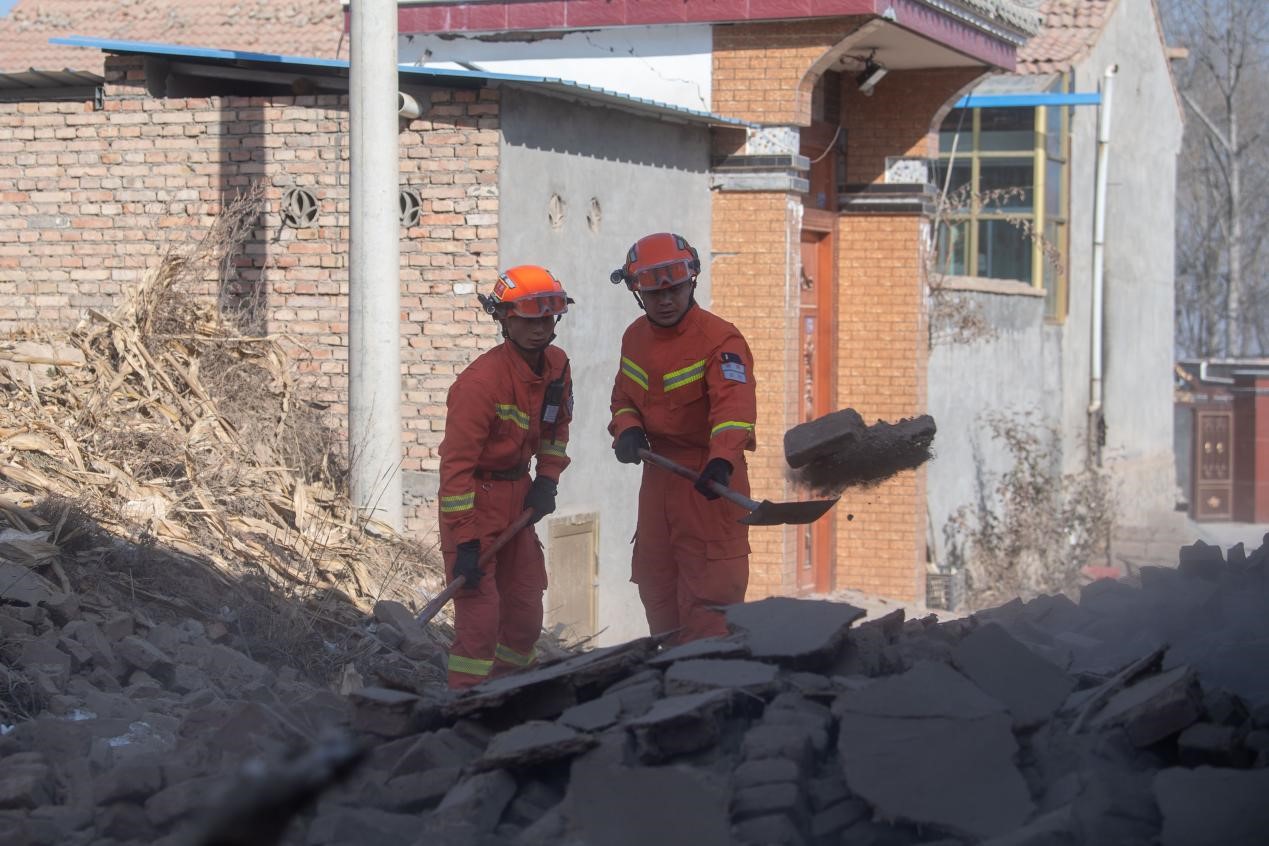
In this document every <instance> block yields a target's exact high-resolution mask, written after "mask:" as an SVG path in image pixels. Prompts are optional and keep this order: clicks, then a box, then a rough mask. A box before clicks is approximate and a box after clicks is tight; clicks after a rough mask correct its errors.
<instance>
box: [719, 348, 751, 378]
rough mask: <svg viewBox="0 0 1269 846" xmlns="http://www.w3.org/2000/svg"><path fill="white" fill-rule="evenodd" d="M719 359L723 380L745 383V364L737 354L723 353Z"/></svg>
mask: <svg viewBox="0 0 1269 846" xmlns="http://www.w3.org/2000/svg"><path fill="white" fill-rule="evenodd" d="M721 358H722V363H721V369H722V371H723V378H724V379H728V380H730V381H732V382H745V381H747V378H746V376H745V362H744V360H743V359H742V358H741V357H740V354H739V353H734V352H725V353H723V354H722V356H721Z"/></svg>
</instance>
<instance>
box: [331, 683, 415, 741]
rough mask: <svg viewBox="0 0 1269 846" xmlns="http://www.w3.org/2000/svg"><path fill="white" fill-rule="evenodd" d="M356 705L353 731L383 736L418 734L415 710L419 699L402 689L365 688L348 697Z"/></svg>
mask: <svg viewBox="0 0 1269 846" xmlns="http://www.w3.org/2000/svg"><path fill="white" fill-rule="evenodd" d="M348 699H349V701H351V702H352V704H353V722H352V725H353V728H354V729H355V730H357V731H365V732H370V733H371V734H377V735H379V736H380V737H389V738H393V737H404V736H405V735H407V734H411V733H413V732H414V731H415V723H414V709H415V706H416V705H418V703H419V697H418V696H416V695H415V694H413V693H406V692H404V691H401V690H389V689H387V688H383V687H363V688H362V689H361V690H354V691H353V692H352V693H350V694H349V695H348Z"/></svg>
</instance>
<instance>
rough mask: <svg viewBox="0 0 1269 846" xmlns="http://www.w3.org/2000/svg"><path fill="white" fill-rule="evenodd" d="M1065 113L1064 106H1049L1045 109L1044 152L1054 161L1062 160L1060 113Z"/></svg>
mask: <svg viewBox="0 0 1269 846" xmlns="http://www.w3.org/2000/svg"><path fill="white" fill-rule="evenodd" d="M1065 111H1066V107H1065V106H1049V107H1048V108H1046V109H1045V112H1046V115H1045V121H1044V123H1045V126H1044V146H1045V152H1046V153H1048V155H1049V156H1051V157H1052V158H1055V159H1061V158H1064V156H1063V155H1062V152H1063V150H1062V113H1063V112H1065Z"/></svg>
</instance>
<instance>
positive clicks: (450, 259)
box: [0, 58, 500, 528]
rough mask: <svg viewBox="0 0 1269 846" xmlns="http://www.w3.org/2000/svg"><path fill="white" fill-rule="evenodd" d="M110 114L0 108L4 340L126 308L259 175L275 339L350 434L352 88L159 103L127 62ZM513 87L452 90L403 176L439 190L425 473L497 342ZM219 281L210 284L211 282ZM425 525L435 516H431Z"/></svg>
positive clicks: (260, 247)
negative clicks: (453, 399)
mask: <svg viewBox="0 0 1269 846" xmlns="http://www.w3.org/2000/svg"><path fill="white" fill-rule="evenodd" d="M107 78H108V83H107V86H106V102H105V108H104V109H103V110H101V111H93V109H92V105H91V104H86V103H56V102H43V103H16V104H15V103H3V104H0V221H3V223H2V224H0V332H10V331H14V330H19V329H22V328H24V327H28V326H31V325H32V324H35V323H38V324H39V325H40V326H41V327H44V328H51V327H56V326H60V327H69V326H71V325H73V324H74V323H76V322H77V321H78V320H79V319H80V318H81V317H82V316H83V314H84V312H85V310H86V309H88V308H99V309H109V308H111V307H112V306H113V304H114V302H115V301H116V298H117V296H118V294H119V292H120V290H121V289H122V288H123V287H124V286H127V285H130V284H135V283H136V282H138V281H139V280H140V279H141V278H142V275H143V274H144V272H145V269H146V268H147V267H148V266H150V265H151V264H153V263H154V262H155V261H156V257H157V256H158V255H159V253H160V251H161V250H162V249H163V248H164V246H165V245H166V244H169V243H177V242H182V241H188V240H191V239H196V238H198V237H199V236H201V234H202V233H203V232H205V231H206V227H207V226H208V224H209V222H210V220H211V217H212V215H214V214H215V213H216V211H217V210H218V209H219V207H220V204H221V203H222V201H223V200H224V199H226V198H227V197H231V196H233V195H234V194H235V193H236V192H237V191H238V190H240V189H241V188H242V187H244V186H246V185H248V184H249V183H250V182H252V181H253V180H263V181H264V183H265V184H266V186H267V201H268V210H267V212H266V214H265V215H264V216H263V218H262V220H261V228H260V229H259V230H258V231H257V232H256V233H255V235H254V237H253V238H252V239H251V240H250V241H249V242H248V244H247V247H246V261H245V262H244V264H245V266H244V267H242V268H241V269H240V271H241V278H242V279H244V280H247V281H256V282H259V283H260V290H261V291H262V292H263V295H264V311H263V315H262V316H263V317H264V318H265V321H266V327H265V328H266V331H268V332H270V333H273V334H278V335H286V336H288V338H289V339H292V341H293V343H292V347H293V350H294V352H295V355H296V358H297V363H298V367H299V368H300V370H301V372H302V374H303V376H304V378H305V380H306V382H307V385H308V388H309V389H310V391H311V392H312V393H313V394H314V395H315V396H316V398H318V399H321V400H324V401H326V402H329V403H331V407H332V410H331V414H332V419H333V420H334V421H335V422H337V423H338V424H339V425H343V422H344V419H345V416H346V405H345V402H346V395H347V391H346V384H347V323H346V315H347V305H348V302H347V284H348V269H347V268H348V253H347V249H348V188H347V175H348V161H347V154H348V146H347V130H348V112H347V103H346V98H345V97H342V96H333V95H325V96H298V97H296V96H286V97H282V96H277V97H251V98H247V97H204V98H188V99H181V98H174V99H156V98H153V97H150V96H148V95H147V94H146V92H145V86H144V72H143V70H142V63H141V61H140V60H139V59H134V58H116V59H111V60H110V61H109V62H108V65H107ZM499 137H500V136H499V120H498V94H497V92H496V91H493V90H482V91H438V92H436V93H434V94H433V95H432V102H431V104H430V108H429V110H428V112H427V113H426V114H425V115H424V116H423V117H422V118H421V119H419V120H416V121H413V122H412V123H411V125H410V126H409V127H408V129H407V130H406V131H403V132H402V134H401V139H400V140H401V181H402V184H403V185H406V186H409V187H412V188H415V189H417V190H418V191H419V193H420V194H421V195H422V197H423V216H422V219H421V221H420V223H419V225H418V226H416V227H414V228H411V229H410V230H408V231H406V232H403V233H402V240H401V254H402V255H401V290H402V325H401V329H402V335H403V338H404V340H405V343H406V347H405V348H403V350H402V359H403V372H404V379H405V381H404V386H403V388H404V391H405V396H404V402H403V409H402V410H403V417H404V420H403V426H404V431H403V440H404V449H405V465H404V468H405V469H406V470H407V471H411V470H435V469H436V468H437V465H438V460H437V457H436V447H437V445H438V444H439V443H440V436H441V429H442V426H443V422H444V402H445V393H446V391H447V389H448V388H449V385H450V383H451V381H452V379H453V376H454V374H455V373H456V372H457V371H458V370H460V369H461V368H462V367H463V366H464V365H465V364H466V362H467V361H469V360H470V359H471V358H472V357H474V355H475V354H476V353H477V352H478V351H479V350H480V349H485V348H488V347H489V346H490V345H491V344H492V342H493V337H494V334H495V327H494V326H493V324H492V323H491V322H489V321H478V320H477V315H478V311H477V308H476V307H475V305H474V297H473V285H474V284H476V283H483V282H489V281H491V280H492V279H493V278H494V277H495V276H496V274H497V262H498V252H497V246H498V188H497V185H498V183H497V169H498V144H499ZM292 185H296V186H303V187H306V188H309V189H311V190H312V191H313V192H314V193H315V194H316V195H317V197H318V200H319V203H320V206H321V214H320V217H319V219H318V225H317V226H315V227H313V228H309V229H291V228H286V227H283V226H282V221H281V217H280V214H279V211H278V204H279V200H280V198H281V196H282V192H283V191H284V190H285V189H286V188H288V187H290V186H292ZM215 285H216V282H215V281H214V280H208V290H209V291H212V290H214V288H215ZM411 517H412V518H413V519H412V520H411V523H412V526H413V527H414V528H418V527H421V526H426V525H431V524H432V523H434V519H435V515H434V514H433V513H431V509H426V510H424V511H423V512H422V513H420V514H415V515H411Z"/></svg>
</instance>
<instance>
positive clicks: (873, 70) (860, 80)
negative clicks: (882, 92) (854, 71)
mask: <svg viewBox="0 0 1269 846" xmlns="http://www.w3.org/2000/svg"><path fill="white" fill-rule="evenodd" d="M887 73H889V71H887V70H886V69H885V68H883V67H882V66H881V65H879V64H877V63H876V62H874V61H873V60H872V59H869V60H868V61H866V62H864V69H863V70H862V71H860V72H859V75H858V76H856V77H855V83H856V84H857V85H858V86H859V93H861V94H863V95H864V96H865V97H871V96H872V91H873V89H874V88H876V87H877V83H878V82H881V78H882V77H883V76H885V75H886V74H887Z"/></svg>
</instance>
